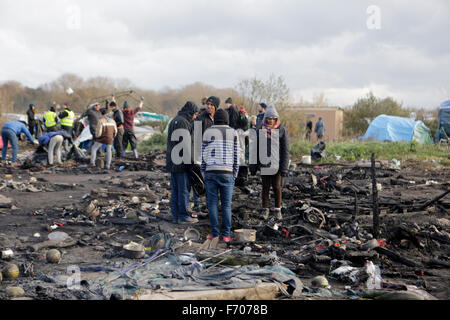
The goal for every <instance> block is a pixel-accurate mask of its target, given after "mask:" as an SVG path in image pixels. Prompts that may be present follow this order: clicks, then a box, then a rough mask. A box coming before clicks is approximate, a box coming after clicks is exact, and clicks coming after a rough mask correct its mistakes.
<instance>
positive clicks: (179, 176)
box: [170, 172, 191, 222]
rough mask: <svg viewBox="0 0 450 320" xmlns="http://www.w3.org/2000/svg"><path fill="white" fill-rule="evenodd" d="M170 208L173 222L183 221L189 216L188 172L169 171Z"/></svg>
mask: <svg viewBox="0 0 450 320" xmlns="http://www.w3.org/2000/svg"><path fill="white" fill-rule="evenodd" d="M170 186H171V194H170V209H171V211H172V218H173V220H174V221H175V222H179V221H183V220H185V219H186V218H187V217H188V216H189V189H190V187H191V186H190V182H189V174H188V173H186V172H182V173H171V174H170Z"/></svg>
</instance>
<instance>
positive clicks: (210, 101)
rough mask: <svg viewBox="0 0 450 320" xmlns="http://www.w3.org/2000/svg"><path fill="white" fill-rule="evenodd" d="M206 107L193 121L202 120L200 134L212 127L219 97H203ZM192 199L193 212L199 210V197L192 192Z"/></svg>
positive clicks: (218, 104)
mask: <svg viewBox="0 0 450 320" xmlns="http://www.w3.org/2000/svg"><path fill="white" fill-rule="evenodd" d="M205 105H206V109H205V110H203V111H201V112H200V113H199V115H198V116H197V117H196V118H195V121H201V122H202V136H203V134H204V133H205V131H206V129H208V128H210V127H212V126H213V125H214V113H215V112H216V110H217V109H219V106H220V99H219V98H218V97H216V96H211V97H209V98H205ZM193 200H194V208H193V211H194V212H198V211H200V198H199V197H198V196H197V194H196V193H195V192H193Z"/></svg>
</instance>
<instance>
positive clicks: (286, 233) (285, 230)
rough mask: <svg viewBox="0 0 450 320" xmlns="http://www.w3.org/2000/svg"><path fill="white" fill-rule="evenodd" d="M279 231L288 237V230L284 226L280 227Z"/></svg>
mask: <svg viewBox="0 0 450 320" xmlns="http://www.w3.org/2000/svg"><path fill="white" fill-rule="evenodd" d="M281 231H283V232H284V236H285V237H286V238H289V231H288V230H287V229H286V228H283V229H281Z"/></svg>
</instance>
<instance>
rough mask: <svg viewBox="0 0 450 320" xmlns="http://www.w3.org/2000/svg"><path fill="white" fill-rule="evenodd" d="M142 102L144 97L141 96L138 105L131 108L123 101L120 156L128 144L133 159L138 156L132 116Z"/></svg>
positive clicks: (123, 155) (123, 153)
mask: <svg viewBox="0 0 450 320" xmlns="http://www.w3.org/2000/svg"><path fill="white" fill-rule="evenodd" d="M143 104H144V97H141V102H140V103H139V106H138V107H137V108H135V109H131V106H130V105H129V104H128V102H127V101H125V102H124V103H123V128H124V133H123V142H122V147H123V150H122V157H125V152H126V150H127V147H128V144H130V145H131V150H132V151H133V155H134V158H135V159H138V158H139V155H138V151H137V149H136V147H137V139H136V136H135V135H134V117H135V115H136V113H138V112H139V111H140V110H141V109H142V106H143Z"/></svg>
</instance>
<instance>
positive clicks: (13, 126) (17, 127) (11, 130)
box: [2, 121, 39, 163]
mask: <svg viewBox="0 0 450 320" xmlns="http://www.w3.org/2000/svg"><path fill="white" fill-rule="evenodd" d="M22 133H24V134H25V135H26V136H27V138H28V140H30V142H31V143H34V144H39V143H38V142H37V141H36V140H34V139H33V136H32V135H31V133H30V131H28V129H27V126H26V125H25V124H24V123H23V122H20V121H10V122H7V123H5V125H4V126H3V128H2V140H3V149H2V161H4V160H6V153H7V152H8V143H11V147H12V162H13V163H14V162H16V161H17V152H18V150H19V139H18V136H19V135H20V134H22Z"/></svg>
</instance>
